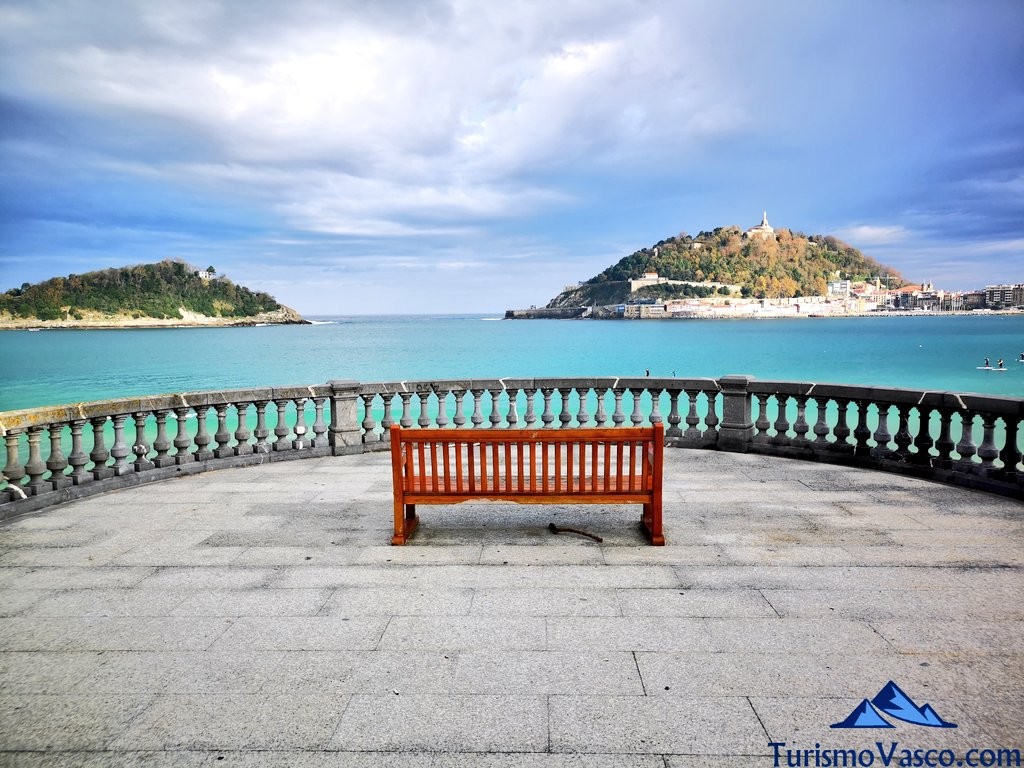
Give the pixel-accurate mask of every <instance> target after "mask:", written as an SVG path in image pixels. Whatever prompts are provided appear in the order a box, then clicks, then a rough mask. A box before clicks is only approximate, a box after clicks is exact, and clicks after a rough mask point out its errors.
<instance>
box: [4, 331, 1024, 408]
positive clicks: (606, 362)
mask: <svg viewBox="0 0 1024 768" xmlns="http://www.w3.org/2000/svg"><path fill="white" fill-rule="evenodd" d="M314 319H318V320H320V321H322V322H321V323H320V324H316V325H308V326H266V327H258V328H173V329H147V330H109V331H106V330H104V331H99V330H90V331H57V330H52V331H51V330H47V331H39V332H29V331H6V332H0V411H3V410H12V409H17V408H30V407H34V406H39V405H55V404H60V403H73V402H82V401H88V400H99V399H105V398H113V397H125V396H129V395H143V394H160V393H165V392H183V391H194V390H202V389H234V388H239V387H251V386H286V385H292V384H314V383H322V382H325V381H328V380H330V379H357V380H360V381H384V380H387V381H394V380H412V379H427V378H470V377H476V378H493V377H519V376H522V377H531V376H643V375H644V372H645V370H646V369H650V372H651V375H652V376H672V375H673V374H675V375H678V376H680V377H704V376H707V377H719V376H724V375H726V374H730V373H742V374H750V375H753V376H756V377H758V378H764V379H793V380H803V381H816V382H837V383H849V384H876V385H879V386H897V387H909V388H915V389H932V390H951V391H961V392H982V393H987V394H998V395H1011V396H1018V397H1021V396H1024V364H1020V363H1018V362H1017V359H1018V358H1019V357H1020V353H1021V352H1024V315H1016V316H1004V315H985V316H955V317H944V316H924V317H915V316H899V317H877V318H875V317H870V318H843V319H794V320H711V321H708V320H667V321H586V320H575V321H574V320H519V321H516V320H498V319H496V318H494V317H492V318H484V317H482V316H480V315H457V316H456V315H449V316H394V317H339V318H314ZM984 357H989V358H990V359H991V362H992V364H993V365H995V363H996V361H997V360H998V359H999V358H1000V357H1002V358H1003V359H1004V360H1005V361H1006V367H1007V368H1008V369H1009V370H1008V371H1007V372H1005V373H995V372H989V371H980V370H977V366H979V365H981V364H982V360H983V358H984Z"/></svg>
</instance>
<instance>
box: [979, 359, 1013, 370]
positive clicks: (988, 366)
mask: <svg viewBox="0 0 1024 768" xmlns="http://www.w3.org/2000/svg"><path fill="white" fill-rule="evenodd" d="M1017 362H1018V363H1024V360H1018V361H1017ZM978 370H979V371H995V372H996V373H999V372H1002V373H1005V372H1006V371H1008V370H1010V369H1009V368H993V367H992V366H991V365H979V366H978Z"/></svg>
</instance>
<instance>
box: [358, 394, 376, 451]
mask: <svg viewBox="0 0 1024 768" xmlns="http://www.w3.org/2000/svg"><path fill="white" fill-rule="evenodd" d="M359 397H360V398H362V401H363V423H362V427H363V442H364V443H366V442H369V441H370V440H376V439H377V436H376V435H375V434H373V430H374V429H375V428H376V426H377V422H376V421H375V420H374V418H373V398H374V397H376V395H374V394H372V393H368V392H363V393H362V394H361V395H359Z"/></svg>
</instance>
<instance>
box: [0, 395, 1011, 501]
mask: <svg viewBox="0 0 1024 768" xmlns="http://www.w3.org/2000/svg"><path fill="white" fill-rule="evenodd" d="M271 420H272V421H273V424H272V425H271V423H270V422H271ZM1022 421H1024V399H1021V398H1007V397H990V396H985V395H976V394H959V393H950V392H927V391H921V390H908V389H892V388H877V387H864V386H854V385H843V384H811V383H806V382H790V381H763V380H755V379H753V378H751V377H747V376H725V377H723V378H720V379H703V378H692V379H679V378H671V379H665V378H586V379H585V378H575V379H571V378H570V379H567V378H543V379H511V378H509V379H480V380H477V379H474V380H432V381H413V382H376V383H360V382H355V381H332V382H328V383H327V384H319V385H313V386H297V387H274V388H263V389H247V390H232V391H221V392H194V393H183V394H174V395H160V396H154V397H143V398H134V399H124V400H106V401H101V402H95V403H81V404H77V405H68V406H58V407H49V408H37V409H31V410H24V411H7V412H3V413H0V437H2V438H3V440H4V444H5V446H6V464H5V465H4V467H3V473H2V480H0V519H2V518H5V517H10V516H12V515H15V514H21V513H23V512H28V511H32V510H36V509H41V508H43V507H46V506H49V505H51V504H55V503H59V502H62V501H66V500H69V499H74V498H79V497H82V496H87V495H91V494H93V493H98V492H102V491H106V490H110V489H113V488H118V487H124V486H130V485H136V484H139V483H144V482H149V481H154V480H161V479H165V478H168V477H173V476H175V475H179V474H190V473H194V472H201V471H204V470H207V469H215V468H220V467H231V466H244V465H249V464H260V463H263V462H266V461H281V460H291V459H301V458H309V457H315V456H325V455H341V454H346V453H359V452H363V451H373V450H382V449H385V448H386V447H387V439H388V438H387V433H388V428H389V427H390V426H391V425H392V424H395V423H398V424H401V425H403V426H419V427H434V428H439V429H444V428H446V427H463V426H470V427H478V428H492V429H500V428H509V427H532V428H539V429H549V428H573V427H581V426H619V425H623V424H629V425H640V424H654V423H664V424H665V425H666V429H665V443H666V445H668V446H674V447H683V448H704V449H715V450H724V451H741V452H742V451H750V452H757V453H765V454H771V455H777V456H784V457H790V458H800V459H807V460H811V461H821V462H830V463H842V464H852V465H856V466H863V467H870V468H875V469H881V470H885V471H892V472H899V473H904V474H911V475H914V476H917V477H923V478H928V479H932V480H938V481H942V482H946V483H951V484H955V485H963V486H967V487H973V488H979V489H984V490H989V491H994V492H997V493H1002V494H1005V495H1008V496H1013V497H1016V498H1024V467H1022V465H1021V459H1022V455H1021V450H1020V445H1019V441H1020V438H1021V423H1022ZM108 444H109V447H108Z"/></svg>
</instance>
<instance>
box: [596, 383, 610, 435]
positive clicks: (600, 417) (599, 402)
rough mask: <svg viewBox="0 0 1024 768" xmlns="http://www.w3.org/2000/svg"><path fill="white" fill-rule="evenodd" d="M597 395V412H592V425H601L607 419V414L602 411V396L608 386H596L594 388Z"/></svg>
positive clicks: (606, 391)
mask: <svg viewBox="0 0 1024 768" xmlns="http://www.w3.org/2000/svg"><path fill="white" fill-rule="evenodd" d="M594 393H595V394H596V395H597V413H595V414H594V426H596V427H603V426H604V424H605V422H606V421H608V414H606V413H605V412H604V397H605V395H606V394H607V393H608V387H598V388H597V389H595V390H594Z"/></svg>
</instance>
